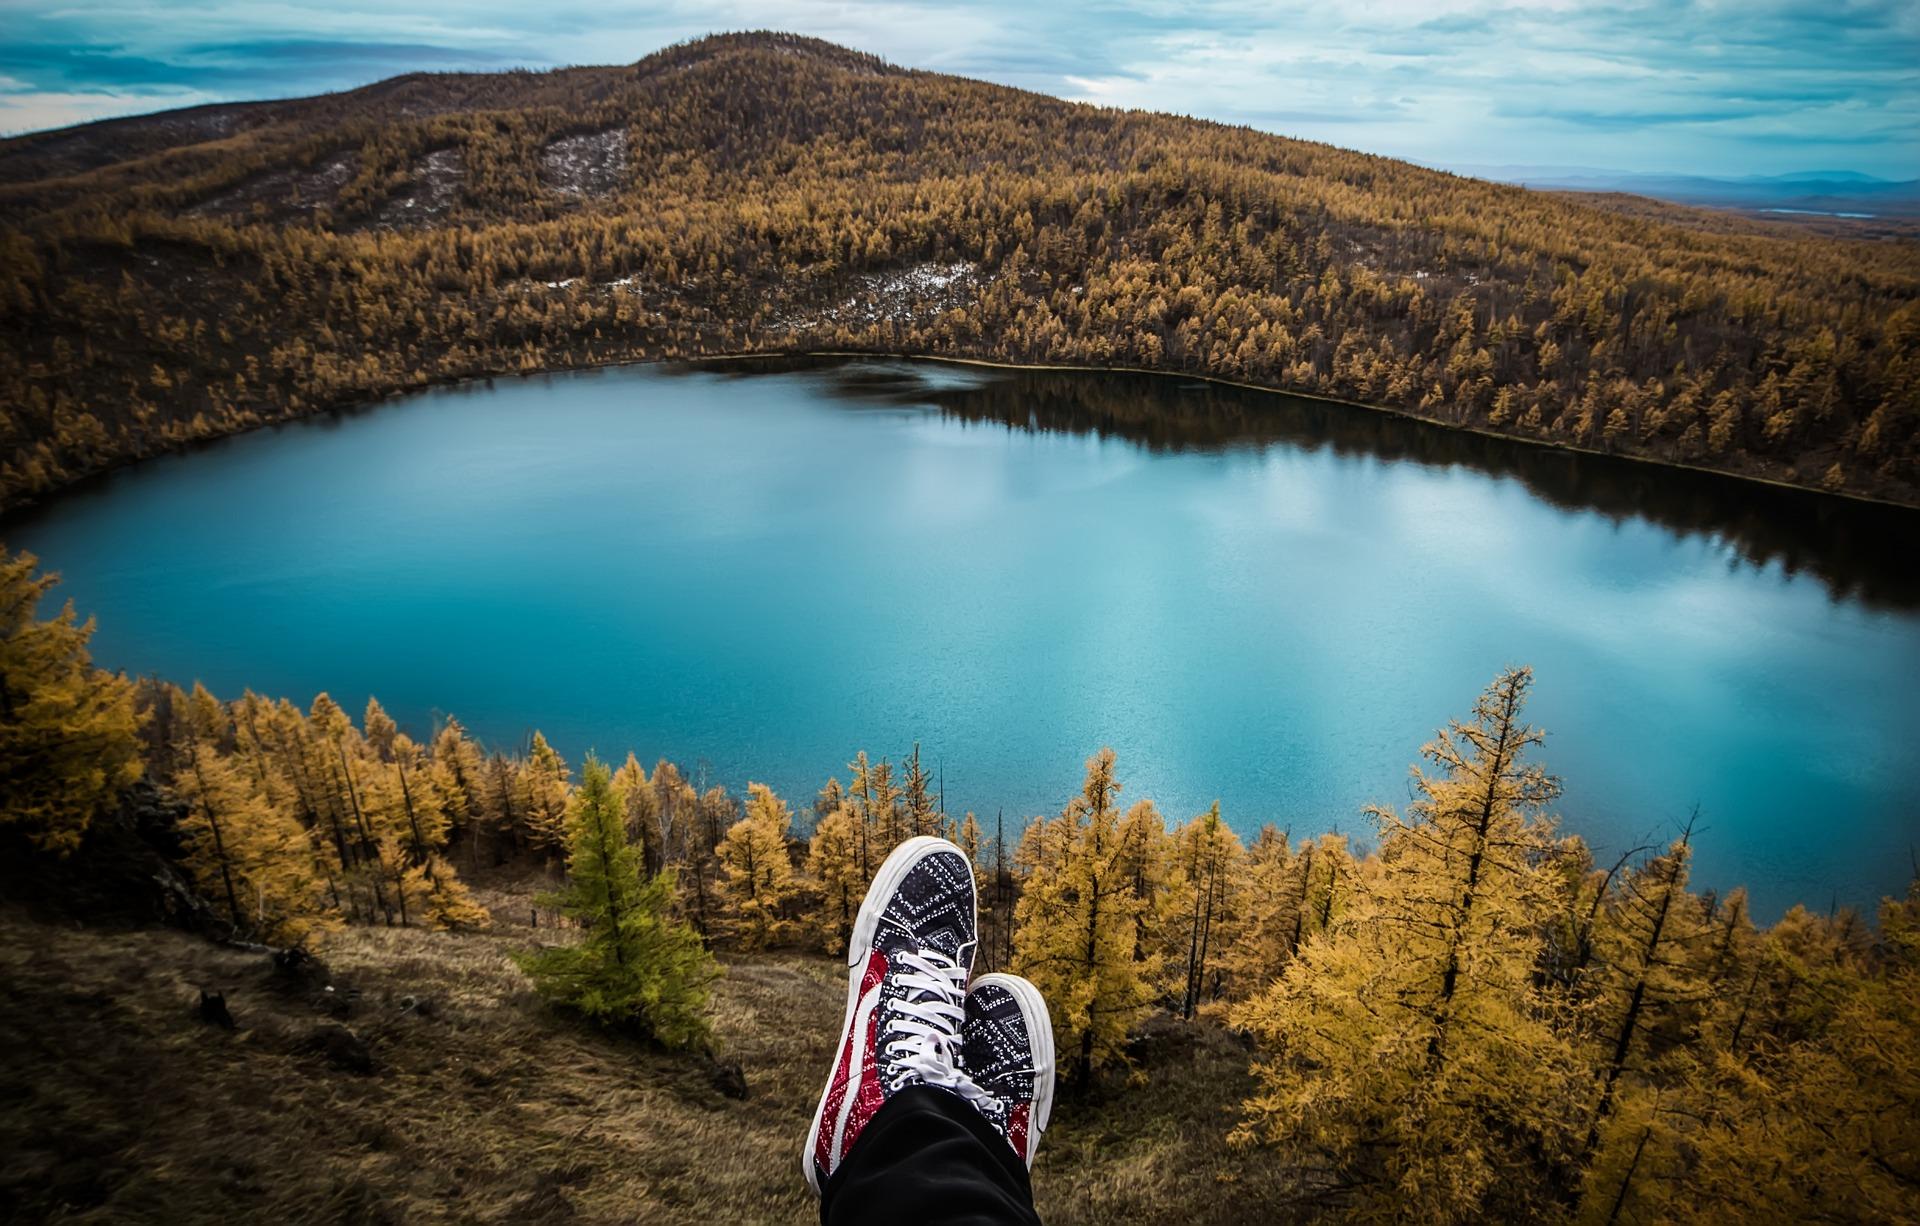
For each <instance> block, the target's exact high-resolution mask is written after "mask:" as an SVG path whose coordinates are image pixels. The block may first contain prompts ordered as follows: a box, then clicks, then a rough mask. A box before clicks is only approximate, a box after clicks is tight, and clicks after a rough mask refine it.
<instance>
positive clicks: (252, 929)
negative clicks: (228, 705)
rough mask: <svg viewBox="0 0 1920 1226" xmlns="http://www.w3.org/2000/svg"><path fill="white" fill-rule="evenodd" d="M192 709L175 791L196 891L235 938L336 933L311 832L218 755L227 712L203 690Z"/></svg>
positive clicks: (294, 940) (292, 938) (293, 939)
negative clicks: (181, 808) (236, 934)
mask: <svg viewBox="0 0 1920 1226" xmlns="http://www.w3.org/2000/svg"><path fill="white" fill-rule="evenodd" d="M187 708H188V713H187V719H186V725H187V731H186V747H185V761H184V764H183V765H182V767H181V769H180V772H179V774H178V775H176V776H175V778H174V779H173V788H174V792H175V794H176V795H177V796H178V797H179V798H180V800H181V802H182V804H183V805H184V806H185V813H184V815H183V818H182V821H181V834H182V836H183V842H184V844H185V849H186V853H187V856H186V865H187V871H188V872H189V874H191V875H192V877H193V879H194V882H195V884H196V885H198V886H199V887H200V889H201V890H203V891H205V892H206V894H207V895H208V897H209V898H211V899H212V900H214V904H215V906H216V908H217V909H218V910H219V911H221V912H223V913H224V914H225V916H226V919H227V921H228V923H230V924H231V925H232V926H233V930H234V931H235V932H239V933H243V934H247V935H250V936H259V937H263V938H265V939H268V940H273V941H278V942H282V943H286V944H299V943H301V942H303V941H305V940H307V939H309V938H310V937H312V936H314V935H316V934H318V933H320V932H324V931H326V930H328V929H330V928H332V927H334V926H336V924H337V923H338V920H337V917H336V916H335V915H334V914H333V911H332V908H331V907H330V906H329V901H328V890H327V885H326V882H325V880H324V879H323V877H322V874H321V872H320V871H319V867H318V866H317V865H316V864H315V862H314V859H313V854H312V853H313V845H312V844H311V843H310V842H309V841H308V839H307V837H306V834H305V832H304V831H303V830H302V829H301V828H300V825H299V823H298V822H296V821H295V820H294V819H293V818H292V817H291V816H290V815H289V814H287V813H286V812H284V811H283V810H281V809H279V808H277V807H276V806H274V805H273V804H271V803H269V802H268V800H267V799H266V797H265V796H264V795H263V794H262V793H261V792H260V790H259V789H258V788H257V787H256V786H255V784H254V782H253V780H251V779H250V778H248V776H247V775H246V774H245V773H244V772H243V771H242V770H241V769H240V767H239V766H238V764H237V762H236V759H235V758H234V757H232V756H229V755H227V754H223V753H221V752H220V747H219V743H220V740H221V739H222V738H223V737H224V736H225V735H226V732H227V728H226V712H225V711H224V710H223V709H222V708H221V706H220V704H219V703H218V702H217V701H216V700H215V699H214V698H213V696H212V695H210V694H208V693H207V691H206V690H205V689H204V688H202V687H200V686H195V687H194V694H193V697H192V699H191V700H189V703H188V704H187Z"/></svg>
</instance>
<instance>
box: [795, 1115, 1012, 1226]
mask: <svg viewBox="0 0 1920 1226" xmlns="http://www.w3.org/2000/svg"><path fill="white" fill-rule="evenodd" d="M820 1221H821V1222H822V1223H823V1224H824V1226H873V1224H877V1223H902V1222H904V1223H910V1224H911V1226H1014V1224H1018V1226H1040V1217H1039V1215H1038V1214H1036V1213H1035V1212H1034V1211H1033V1183H1032V1181H1031V1180H1030V1179H1029V1178H1028V1177H1027V1164H1026V1163H1024V1162H1022V1161H1021V1160H1020V1156H1019V1155H1018V1154H1016V1153H1014V1152H1013V1146H1011V1145H1009V1144H1007V1140H1006V1138H1005V1137H1003V1136H1001V1135H1000V1134H999V1133H998V1132H995V1131H994V1128H993V1125H991V1124H989V1123H987V1121H986V1120H985V1119H983V1118H982V1117H981V1115H980V1113H979V1112H978V1111H975V1110H974V1109H973V1107H972V1105H971V1104H969V1103H968V1102H967V1101H966V1100H965V1099H963V1098H961V1097H960V1096H959V1095H958V1094H952V1093H949V1092H947V1091H946V1090H942V1089H939V1088H938V1087H936V1086H908V1087H907V1088H906V1089H904V1090H902V1091H900V1092H899V1093H898V1094H895V1095H894V1096H893V1097H892V1098H890V1099H888V1100H887V1103H886V1105H885V1106H883V1107H881V1108H880V1110H878V1111H876V1112H874V1113H873V1118H872V1119H870V1120H868V1121H867V1126H866V1127H865V1128H863V1129H861V1130H860V1137H859V1139H858V1140H856V1141H855V1142H854V1143H853V1148H852V1149H850V1150H848V1151H847V1156H846V1158H845V1159H844V1160H843V1161H842V1162H841V1163H840V1168H839V1169H838V1170H836V1171H834V1173H833V1178H831V1179H829V1180H827V1186H826V1189H825V1192H824V1194H823V1195H822V1196H821V1198H820Z"/></svg>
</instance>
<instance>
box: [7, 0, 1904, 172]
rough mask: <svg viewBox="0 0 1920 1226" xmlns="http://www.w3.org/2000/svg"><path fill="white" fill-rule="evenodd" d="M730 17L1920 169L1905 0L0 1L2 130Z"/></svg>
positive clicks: (1237, 100) (1441, 135)
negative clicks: (971, 0)
mask: <svg viewBox="0 0 1920 1226" xmlns="http://www.w3.org/2000/svg"><path fill="white" fill-rule="evenodd" d="M751 29H781V30H789V31H794V32H797V33H803V34H812V35H815V36H817V37H820V38H825V39H829V40H831V41H833V42H837V43H842V44H845V45H848V46H852V47H856V48H859V49H860V50H863V51H871V52H874V53H876V54H878V55H881V56H883V57H885V58H886V59H888V60H891V61H892V62H894V63H897V64H901V65H905V66H907V67H913V68H926V69H931V70H934V71H939V72H951V73H958V74H961V75H964V76H970V77H979V78H983V79H986V80H989V81H997V82H1000V83H1002V84H1006V85H1014V86H1019V87H1021V88H1023V89H1031V90H1037V91H1040V92H1042V93H1048V94H1053V95H1056V96H1059V97H1063V98H1069V99H1073V100H1075V101H1083V102H1093V103H1099V104H1103V105H1110V106H1121V107H1142V108H1146V109H1150V110H1156V111H1171V112H1177V113H1181V114H1188V115H1197V116H1201V117H1204V118H1208V119H1217V120H1221V121H1224V122H1228V123H1238V124H1247V125H1250V126H1252V127H1256V128H1260V129H1263V130H1266V131H1271V132H1278V133H1282V134H1284V135H1288V136H1298V137H1304V138H1307V139H1311V140H1319V141H1326V142H1329V143H1331V144H1336V145H1341V146H1345V147H1348V148H1354V149H1362V150H1366V151H1368V152H1371V153H1381V154H1386V155H1389V156H1392V157H1400V158H1408V159H1411V160H1415V161H1419V162H1424V163H1427V164H1430V165H1437V166H1445V167H1451V168H1455V169H1468V170H1483V171H1484V170H1487V169H1490V168H1495V167H1515V166H1525V167H1536V168H1537V167H1555V168H1558V167H1565V168H1587V167H1591V168H1601V169H1608V170H1616V171H1629V172H1646V173H1689V174H1707V175H1720V176H1740V175H1777V174H1789V173H1800V172H1807V171H1850V172H1855V173H1863V174H1871V175H1877V176H1880V177H1883V178H1894V179H1910V178H1914V177H1917V176H1920V0H1731V2H1729V0H1669V2H1649V0H1639V2H1636V0H1627V2H1625V3H1611V4H1608V3H1594V2H1592V0H1544V2H1541V0H1373V2H1368V3H1334V2H1331V0H1317V2H1311V0H1310V2H1301V0H1199V2H1196V3H1184V4H1183V3H1173V2H1171V0H1093V2H1075V0H992V2H989V3H984V4H977V5H975V4H956V3H917V2H913V0H782V2H780V3H767V2H765V0H697V2H696V0H668V2H665V3H633V2H627V3H616V2H614V0H543V2H542V3H537V4H529V3H526V0H462V2H461V3H457V4H440V3H421V2H419V0H326V2H325V3H322V4H313V3H295V2H292V0H198V2H195V3H183V2H180V0H165V2H163V0H68V2H67V3H21V2H20V0H0V132H5V133H17V132H23V131H32V130H36V129H41V128H48V127H59V126H64V125H66V124H71V123H79V122H83V121H85V120H89V119H99V118H106V117H109V116H115V115H127V114H137V113H140V112H145V111H153V110H161V109H166V108H170V107H177V106H190V105H194V104H196V103H203V102H215V101H231V100H238V99H256V98H282V97H293V96H299V95H304V94H312V93H318V92H323V91H327V90H335V89H344V88H349V87H352V86H355V85H363V84H366V83H367V82H370V81H376V80H379V79H381V78H383V77H388V76H393V75H395V74H398V73H402V72H408V71H414V70H419V69H433V70H453V69H463V70H465V69H479V70H489V69H501V68H508V67H516V66H519V67H531V68H546V67H555V66H560V65H566V64H608V63H624V62H630V61H633V60H636V59H639V58H641V57H642V56H644V55H646V54H647V53H649V52H651V51H654V50H657V49H659V48H660V47H662V46H665V45H667V44H669V43H673V42H677V41H680V40H683V39H688V38H694V37H698V36H700V35H703V34H707V33H712V32H716V31H723V30H751Z"/></svg>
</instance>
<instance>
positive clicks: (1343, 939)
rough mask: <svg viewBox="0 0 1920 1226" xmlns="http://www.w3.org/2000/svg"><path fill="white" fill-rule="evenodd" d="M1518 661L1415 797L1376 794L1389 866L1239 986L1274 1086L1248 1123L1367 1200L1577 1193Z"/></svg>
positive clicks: (1579, 1096) (1460, 1208)
mask: <svg viewBox="0 0 1920 1226" xmlns="http://www.w3.org/2000/svg"><path fill="white" fill-rule="evenodd" d="M1530 680H1531V677H1530V674H1529V673H1528V672H1527V671H1526V670H1524V669H1516V670H1511V671H1509V672H1506V673H1503V674H1502V675H1501V676H1500V677H1499V678H1497V679H1496V680H1495V681H1494V683H1493V685H1492V686H1491V687H1490V688H1489V689H1488V690H1487V691H1486V693H1485V694H1483V695H1482V696H1481V698H1480V700H1479V701H1478V702H1477V703H1475V705H1474V710H1473V715H1472V717H1471V718H1470V719H1467V720H1459V721H1454V722H1452V723H1451V724H1450V725H1449V726H1448V727H1447V728H1445V729H1443V730H1442V731H1441V732H1440V733H1439V735H1438V736H1437V737H1436V738H1435V739H1434V740H1433V741H1432V742H1430V743H1429V744H1428V745H1427V746H1426V747H1425V749H1424V750H1423V751H1422V752H1423V756H1424V757H1425V758H1426V759H1427V760H1428V762H1429V763H1430V764H1431V767H1432V769H1430V770H1428V769H1421V768H1418V767H1416V768H1415V770H1414V774H1413V781H1414V787H1415V791H1416V793H1417V794H1418V799H1416V800H1415V801H1414V802H1413V803H1412V804H1411V805H1410V806H1409V807H1408V810H1407V812H1406V813H1405V814H1404V815H1402V814H1399V813H1396V812H1394V811H1393V810H1391V809H1387V808H1376V809H1373V810H1371V814H1372V817H1373V819H1374V821H1375V822H1376V824H1377V826H1378V828H1379V831H1380V849H1379V852H1378V856H1377V868H1376V869H1375V871H1374V872H1373V873H1372V874H1371V875H1359V876H1356V877H1355V879H1354V883H1353V890H1354V892H1353V895H1352V897H1351V900H1350V901H1349V902H1347V903H1346V904H1345V905H1344V906H1343V907H1342V909H1341V910H1340V911H1339V912H1338V914H1336V915H1334V916H1332V918H1331V927H1329V928H1328V929H1326V930H1325V931H1323V932H1319V933H1316V934H1315V935H1314V936H1313V937H1312V938H1310V939H1308V940H1307V941H1306V943H1305V944H1304V945H1303V946H1302V948H1301V949H1300V951H1299V953H1298V955H1297V956H1296V957H1295V958H1294V959H1293V960H1292V961H1291V962H1290V963H1288V965H1287V967H1286V969H1285V971H1284V972H1283V973H1282V974H1281V976H1280V978H1279V979H1278V980H1277V981H1276V982H1275V983H1274V984H1273V985H1272V986H1271V987H1270V988H1269V989H1268V990H1267V991H1266V992H1264V993H1262V994H1260V995H1258V996H1256V997H1254V998H1253V999H1252V1000H1250V1001H1248V1002H1246V1003H1244V1004H1242V1005H1240V1006H1238V1007H1237V1008H1236V1009H1235V1010H1234V1013H1233V1018H1234V1020H1235V1022H1236V1023H1237V1024H1239V1025H1240V1026H1242V1027H1244V1028H1246V1029H1247V1030H1248V1031H1249V1032H1251V1033H1252V1034H1253V1035H1254V1036H1255V1038H1256V1040H1257V1041H1258V1042H1259V1044H1260V1046H1261V1048H1262V1050H1263V1053H1264V1058H1263V1059H1262V1061H1261V1062H1260V1063H1259V1065H1258V1066H1257V1067H1256V1073H1257V1076H1258V1079H1259V1085H1260V1088H1259V1091H1258V1093H1256V1094H1255V1095H1254V1096H1253V1097H1252V1098H1251V1099H1249V1100H1248V1102H1247V1103H1246V1105H1245V1119H1244V1121H1243V1123H1242V1124H1241V1125H1240V1127H1239V1128H1238V1129H1237V1130H1236V1133H1235V1136H1236V1139H1238V1140H1240V1141H1242V1142H1257V1143H1262V1144H1266V1145H1270V1146H1272V1147H1274V1148H1276V1149H1278V1150H1279V1151H1280V1152H1281V1153H1282V1154H1284V1155H1285V1156H1286V1158H1287V1160H1288V1161H1290V1162H1292V1163H1294V1164H1296V1165H1298V1166H1299V1167H1300V1168H1301V1169H1302V1170H1311V1171H1314V1172H1317V1173H1318V1174H1317V1176H1316V1177H1317V1178H1319V1179H1321V1180H1324V1181H1325V1186H1327V1187H1328V1188H1329V1189H1337V1188H1339V1187H1340V1186H1342V1185H1345V1186H1347V1187H1350V1188H1352V1189H1353V1190H1352V1191H1351V1192H1330V1193H1329V1194H1330V1195H1333V1196H1336V1197H1337V1198H1338V1199H1340V1200H1341V1201H1342V1202H1343V1203H1344V1204H1345V1205H1346V1206H1347V1208H1348V1209H1349V1210H1350V1211H1352V1212H1354V1213H1355V1214H1356V1216H1358V1217H1359V1218H1360V1219H1362V1220H1387V1219H1389V1218H1391V1219H1406V1218H1414V1219H1418V1220H1422V1221H1432V1222H1442V1221H1467V1220H1474V1219H1478V1218H1484V1217H1496V1218H1502V1217H1532V1216H1536V1215H1538V1214H1539V1213H1541V1212H1546V1211H1550V1210H1551V1209H1552V1208H1553V1207H1554V1206H1555V1205H1560V1204H1564V1202H1565V1200H1566V1199H1568V1197H1569V1190H1570V1185H1571V1184H1572V1183H1573V1182H1574V1171H1575V1170H1576V1163H1577V1160H1578V1158H1579V1154H1580V1140H1581V1134H1582V1132H1583V1131H1584V1127H1583V1125H1584V1119H1585V1112H1584V1107H1585V1103H1586V1101H1587V1099H1586V1094H1585V1087H1586V1085H1587V1084H1589V1083H1588V1082H1587V1080H1586V1077H1585V1072H1586V1066H1585V1064H1584V1062H1583V1061H1582V1060H1581V1059H1580V1058H1579V1057H1578V1055H1577V1052H1576V1048H1575V1044H1574V1042H1573V1040H1572V1038H1571V1036H1570V1035H1569V1034H1568V1033H1567V1032H1566V1031H1567V1018H1566V1009H1565V1007H1564V1005H1563V1003H1562V1002H1561V1001H1560V1000H1559V999H1558V998H1557V997H1556V996H1555V995H1554V994H1553V993H1552V992H1550V991H1548V990H1546V989H1543V988H1542V987H1540V986H1539V985H1537V984H1536V982H1535V978H1534V972H1535V969H1536V966H1537V965H1538V963H1539V960H1540V955H1541V952H1542V947H1543V944H1544V937H1543V935H1542V932H1543V929H1544V927H1545V920H1546V918H1547V916H1548V914H1549V912H1550V910H1551V907H1552V905H1553V903H1552V900H1551V898H1550V897H1549V896H1548V885H1549V882H1550V881H1551V880H1552V875H1551V873H1550V872H1549V869H1548V865H1549V855H1550V851H1551V849H1552V846H1553V840H1552V831H1553V828H1552V823H1551V820H1550V819H1548V818H1547V817H1545V815H1544V812H1543V810H1544V807H1545V806H1546V805H1547V804H1549V803H1550V802H1551V801H1552V800H1553V798H1554V797H1555V796H1556V795H1557V794H1558V785H1557V783H1556V782H1555V781H1554V780H1553V779H1551V778H1550V777H1549V776H1547V775H1546V774H1545V773H1544V771H1542V770H1541V769H1540V768H1539V767H1538V766H1537V765H1533V764H1530V763H1527V762H1526V761H1524V754H1525V751H1526V750H1527V749H1529V748H1530V747H1532V746H1535V745H1537V744H1539V742H1540V739H1541V738H1540V733H1539V732H1538V730H1537V729H1534V728H1531V727H1529V726H1527V725H1526V724H1525V723H1524V722H1522V718H1521V717H1522V711H1523V707H1524V704H1525V699H1526V692H1527V687H1528V684H1529V682H1530Z"/></svg>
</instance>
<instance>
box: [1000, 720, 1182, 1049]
mask: <svg viewBox="0 0 1920 1226" xmlns="http://www.w3.org/2000/svg"><path fill="white" fill-rule="evenodd" d="M1113 762H1114V760H1113V751H1112V750H1111V749H1103V750H1101V751H1100V752H1099V753H1098V754H1096V755H1094V756H1093V757H1092V758H1090V759H1088V761H1087V778H1086V782H1085V784H1084V786H1083V787H1082V789H1081V793H1080V795H1078V796H1076V797H1074V799H1073V800H1072V801H1071V802H1070V803H1069V804H1068V805H1067V807H1066V809H1065V810H1063V811H1062V812H1061V814H1060V816H1058V817H1056V818H1053V819H1051V820H1048V821H1044V822H1036V823H1034V825H1033V826H1031V827H1029V828H1028V831H1027V834H1026V836H1025V837H1024V838H1022V839H1021V841H1020V852H1019V857H1018V858H1019V860H1020V862H1021V865H1022V868H1023V869H1024V878H1025V880H1024V882H1023V884H1022V888H1021V893H1020V901H1019V902H1018V904H1016V907H1015V910H1014V924H1015V931H1014V938H1013V942H1014V952H1013V968H1014V970H1015V971H1016V972H1018V973H1019V974H1022V975H1024V976H1026V977H1027V978H1028V979H1030V980H1032V981H1033V983H1034V985H1035V986H1036V987H1038V988H1039V989H1040V991H1041V994H1042V995H1043V996H1045V997H1046V1000H1047V1006H1048V1009H1049V1011H1050V1012H1051V1013H1052V1014H1053V1030H1054V1039H1055V1043H1056V1047H1057V1049H1058V1050H1059V1051H1062V1052H1070V1053H1073V1055H1072V1057H1071V1059H1072V1065H1071V1075H1072V1076H1073V1078H1074V1079H1075V1080H1077V1081H1079V1082H1081V1083H1083V1084H1084V1083H1085V1082H1086V1080H1087V1079H1088V1078H1089V1077H1090V1076H1091V1075H1092V1073H1093V1072H1094V1071H1095V1070H1096V1069H1098V1068H1100V1067H1102V1066H1104V1065H1107V1064H1111V1063H1114V1062H1120V1061H1124V1060H1125V1058H1126V1051H1125V1044H1126V1037H1127V1033H1128V1031H1129V1029H1130V1028H1131V1027H1132V1025H1133V1024H1134V1022H1135V1021H1137V1020H1138V1019H1139V1018H1140V1016H1141V1015H1142V1014H1143V1012H1144V1010H1145V1009H1146V1007H1147V1005H1148V1003H1149V1002H1150V1001H1151V999H1152V987H1151V985H1152V983H1153V980H1154V977H1155V975H1156V974H1157V973H1158V969H1159V967H1158V959H1157V957H1153V956H1148V957H1142V956H1140V950H1139V939H1138V938H1139V929H1138V921H1139V916H1140V913H1141V911H1142V910H1143V908H1144V903H1143V901H1142V900H1141V899H1140V898H1139V897H1137V896H1136V895H1135V894H1134V890H1133V878H1132V877H1131V876H1129V875H1128V873H1127V872H1126V871H1124V869H1123V867H1122V865H1121V862H1120V861H1121V856H1122V854H1123V851H1124V847H1123V843H1122V840H1121V838H1120V832H1119V813H1118V811H1117V810H1116V808H1115V807H1114V802H1115V798H1116V797H1117V795H1118V794H1119V791H1120V785H1119V783H1117V782H1116V781H1115V779H1114V773H1113Z"/></svg>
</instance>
